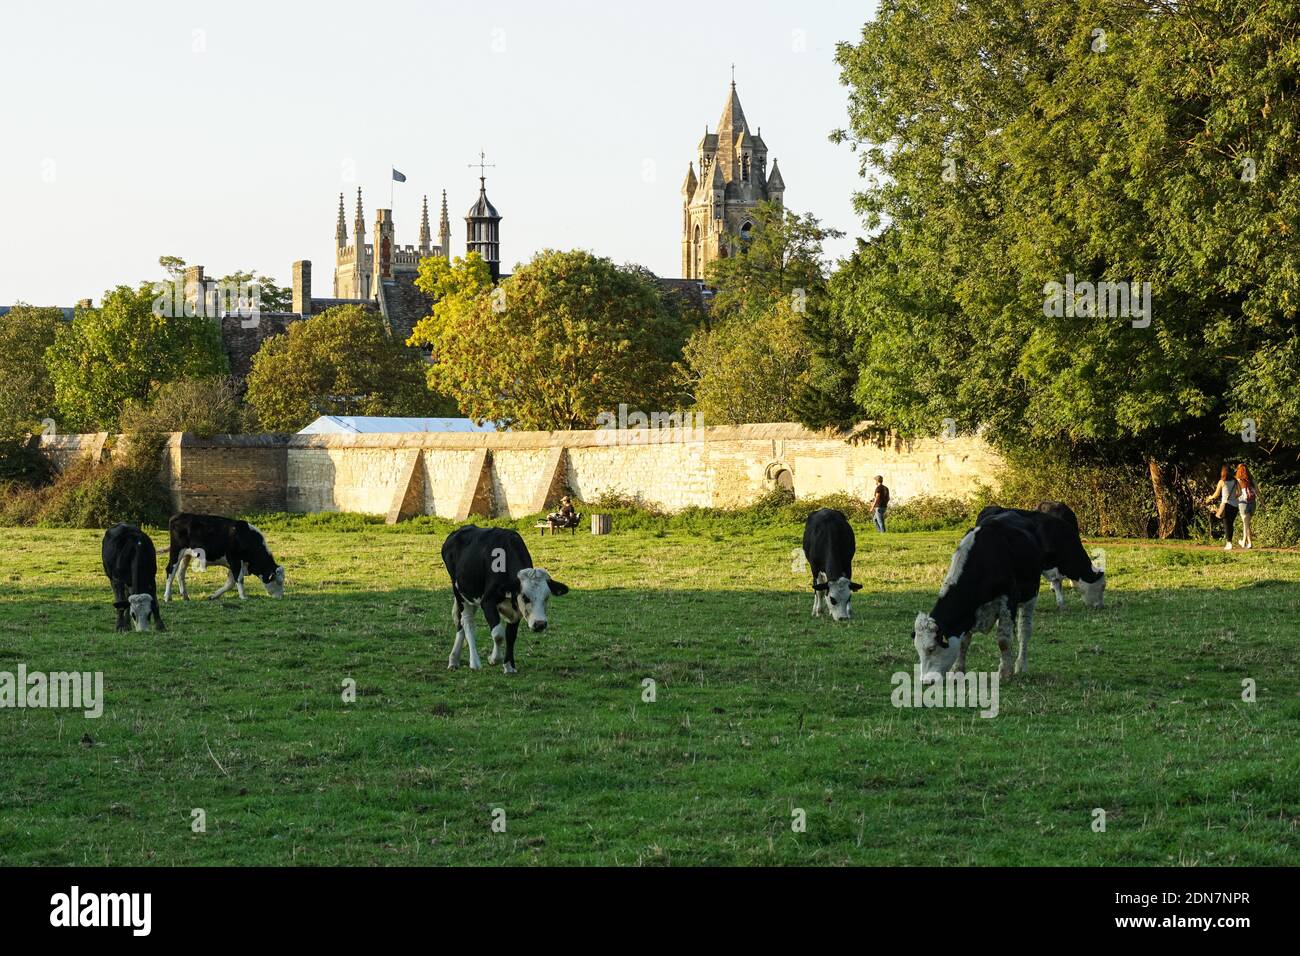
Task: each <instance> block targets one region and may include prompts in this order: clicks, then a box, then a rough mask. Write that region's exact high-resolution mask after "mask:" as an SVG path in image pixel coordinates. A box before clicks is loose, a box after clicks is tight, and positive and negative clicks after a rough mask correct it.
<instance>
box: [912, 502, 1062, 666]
mask: <svg viewBox="0 0 1300 956" xmlns="http://www.w3.org/2000/svg"><path fill="white" fill-rule="evenodd" d="M1042 562H1043V554H1042V549H1041V548H1040V547H1039V544H1038V537H1037V535H1036V533H1035V528H1034V526H1033V525H1032V524H1030V523H1029V522H1028V521H1027V520H1026V519H1024V518H1023V517H1021V516H1020V515H1017V514H1015V513H1004V514H997V515H991V516H989V517H987V518H986V519H985V520H984V521H983V522H981V523H980V524H979V525H977V526H976V527H975V528H974V529H973V530H971V531H968V532H967V533H966V536H965V537H963V538H962V539H961V543H960V544H958V545H957V550H956V551H955V552H954V553H953V556H952V564H951V565H950V566H949V568H948V575H947V577H945V578H944V582H943V586H942V587H941V588H940V589H939V600H938V601H937V602H935V605H934V609H933V610H932V611H931V612H930V613H929V614H926V613H925V612H924V611H922V612H921V613H920V614H918V615H917V616H916V623H915V626H914V627H913V632H912V642H913V644H914V645H915V647H916V652H917V655H918V656H919V657H920V659H921V679H922V681H923V682H925V683H932V682H934V681H936V680H941V679H942V678H943V675H945V674H946V673H948V671H949V670H950V669H951V668H952V667H953V665H954V664H956V666H957V670H958V671H965V669H966V652H967V651H968V650H969V649H970V642H971V635H972V634H974V633H976V632H980V633H984V632H986V631H989V630H991V629H992V628H993V626H994V624H996V625H997V635H998V636H997V640H998V650H999V651H1001V653H1002V667H1001V669H1000V671H999V674H1000V676H1001V677H1003V678H1009V677H1011V675H1012V673H1013V671H1012V666H1011V636H1012V630H1013V628H1014V630H1016V631H1017V632H1018V635H1019V638H1020V654H1019V657H1018V658H1017V660H1016V666H1015V672H1016V673H1024V672H1025V671H1026V670H1027V669H1028V666H1029V637H1030V634H1031V633H1032V632H1033V626H1034V606H1035V605H1036V604H1037V602H1038V576H1039V574H1040V573H1041V571H1042Z"/></svg>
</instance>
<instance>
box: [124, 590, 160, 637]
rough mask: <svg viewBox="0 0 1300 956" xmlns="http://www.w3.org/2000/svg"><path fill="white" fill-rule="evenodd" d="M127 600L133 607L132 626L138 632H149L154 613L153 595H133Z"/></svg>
mask: <svg viewBox="0 0 1300 956" xmlns="http://www.w3.org/2000/svg"><path fill="white" fill-rule="evenodd" d="M126 600H127V603H128V604H130V605H131V608H130V610H131V626H132V627H134V628H135V629H136V630H137V631H147V630H149V615H151V614H152V613H153V604H154V598H153V595H152V594H132V595H131V596H130V597H129V598H127V599H126Z"/></svg>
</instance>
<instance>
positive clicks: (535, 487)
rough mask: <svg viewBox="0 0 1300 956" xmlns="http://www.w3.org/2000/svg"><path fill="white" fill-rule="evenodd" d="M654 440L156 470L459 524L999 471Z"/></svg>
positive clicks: (402, 448) (983, 448) (776, 438)
mask: <svg viewBox="0 0 1300 956" xmlns="http://www.w3.org/2000/svg"><path fill="white" fill-rule="evenodd" d="M659 434H662V433H659ZM654 437H656V433H655V432H653V431H651V430H642V431H639V432H638V431H614V430H594V431H567V432H497V433H474V434H447V433H422V434H400V435H240V436H217V437H215V438H209V439H200V438H197V437H195V436H193V435H188V434H185V435H173V436H172V437H171V439H170V441H169V443H168V446H167V452H166V458H165V460H164V462H162V467H163V473H164V475H165V477H166V479H167V481H168V484H169V487H170V489H171V492H172V498H173V500H174V502H175V503H176V505H177V507H178V508H181V509H184V510H190V511H207V512H215V513H222V514H236V513H241V512H250V511H278V510H287V511H293V512H317V511H352V512H361V513H366V514H376V515H389V517H390V518H392V519H394V520H396V518H398V517H407V516H410V515H412V514H436V515H439V516H442V517H446V518H452V519H455V520H463V519H464V518H465V517H467V516H468V515H469V514H492V515H508V516H511V517H519V516H522V515H528V514H536V513H538V512H541V511H545V510H546V509H548V508H549V507H551V506H552V505H554V503H555V501H556V500H557V499H558V497H559V495H560V494H564V493H566V492H567V493H569V494H572V495H574V496H576V497H578V498H579V499H582V500H586V501H592V500H595V499H597V498H600V497H602V496H605V495H619V496H624V497H627V498H634V499H636V500H638V501H640V502H643V503H645V504H651V505H655V506H658V507H660V508H663V509H665V510H668V511H678V510H681V509H682V508H686V507H691V506H697V507H713V508H734V507H738V506H741V505H744V504H747V503H749V502H751V501H753V500H754V499H755V498H757V497H759V496H760V495H762V494H764V493H765V492H767V491H769V490H770V489H771V488H772V487H773V486H774V485H775V484H776V483H778V482H781V483H785V484H788V485H790V486H792V487H793V489H794V492H795V494H796V495H797V496H799V497H805V498H806V497H821V496H824V495H828V494H835V493H844V494H851V495H856V496H858V497H860V498H870V496H871V493H872V489H873V488H874V481H873V480H872V476H874V475H877V474H880V475H884V477H885V483H886V484H887V485H889V487H890V490H891V491H892V492H893V500H894V501H895V502H899V503H901V502H904V501H906V500H907V499H909V498H913V497H916V496H917V495H922V494H931V495H944V496H965V495H968V494H969V493H970V492H971V491H972V490H973V489H974V487H975V485H976V484H977V483H978V482H984V483H989V484H991V483H992V482H993V480H994V476H995V474H996V471H997V468H998V466H999V464H1000V459H999V458H998V456H997V454H996V453H995V452H994V451H993V450H992V449H991V448H990V447H989V446H988V445H987V444H986V443H985V442H983V441H982V440H980V439H978V438H972V437H962V438H954V439H949V440H937V439H934V440H920V441H914V442H908V441H902V440H892V441H887V442H885V443H884V444H883V445H880V444H875V443H872V442H861V443H852V444H851V443H848V442H845V441H844V440H843V439H841V438H838V437H833V436H829V435H826V434H822V433H818V432H811V431H808V430H806V429H804V428H803V427H801V426H799V425H792V424H773V425H739V426H729V427H719V428H703V429H697V430H695V431H692V432H688V433H686V437H688V438H689V439H690V440H686V441H663V442H655V441H651V440H649V439H652V438H654ZM674 437H675V436H674ZM638 438H643V439H646V441H643V442H637V441H636V439H638ZM105 439H107V436H103V435H76V436H61V437H58V438H46V439H43V440H42V448H44V449H45V450H46V452H47V453H48V454H49V455H50V457H51V458H52V459H53V460H54V461H55V462H56V464H59V465H63V464H65V463H66V462H68V461H71V460H73V459H74V458H75V457H77V456H78V455H92V454H93V455H99V454H102V453H103V448H104V445H105ZM620 442H621V443H620ZM109 444H110V445H111V442H109ZM96 449H99V450H98V451H97V450H96Z"/></svg>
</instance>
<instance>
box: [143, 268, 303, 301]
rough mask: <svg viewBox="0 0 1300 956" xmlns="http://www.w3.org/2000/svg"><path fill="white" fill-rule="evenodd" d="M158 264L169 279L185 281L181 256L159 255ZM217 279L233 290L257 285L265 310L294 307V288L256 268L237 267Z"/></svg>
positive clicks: (173, 281) (171, 280) (176, 281)
mask: <svg viewBox="0 0 1300 956" xmlns="http://www.w3.org/2000/svg"><path fill="white" fill-rule="evenodd" d="M158 265H160V266H162V268H163V271H164V272H166V273H167V276H168V281H170V282H172V283H183V282H184V281H185V266H186V262H185V260H184V259H182V258H181V257H180V256H159V257H158ZM217 281H218V282H219V283H221V284H222V285H223V286H225V287H226V288H227V289H230V290H232V292H237V291H238V290H239V288H240V287H242V286H257V290H258V306H259V308H260V309H261V310H262V311H263V312H288V311H289V310H290V309H291V308H293V289H291V288H288V287H286V286H279V285H276V284H275V280H274V279H273V278H271V277H270V276H264V275H259V274H258V272H257V270H256V269H236V270H235V271H234V272H232V273H230V275H228V276H222V277H221V278H220V279H218V280H217Z"/></svg>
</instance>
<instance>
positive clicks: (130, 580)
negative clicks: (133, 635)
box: [100, 524, 167, 631]
mask: <svg viewBox="0 0 1300 956" xmlns="http://www.w3.org/2000/svg"><path fill="white" fill-rule="evenodd" d="M100 553H101V554H102V556H103V559H104V573H105V574H107V575H108V581H109V583H110V584H111V585H112V586H113V607H114V608H115V609H116V611H117V629H118V630H119V631H127V630H130V629H131V628H132V627H134V628H135V629H136V630H137V631H147V630H149V622H150V620H152V621H153V623H154V625H155V626H156V627H157V629H158V630H160V631H165V630H167V628H166V627H164V626H163V620H162V614H161V613H159V611H158V583H157V581H156V578H157V576H158V553H157V552H156V551H155V550H154V546H153V542H152V541H151V540H149V536H148V535H147V534H145V533H144V532H143V531H141V530H140V529H139V528H137V527H136V526H135V525H130V524H115V525H113V527H111V528H109V529H108V530H107V531H105V532H104V543H103V544H102V545H101V547H100ZM128 621H129V624H128Z"/></svg>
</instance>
